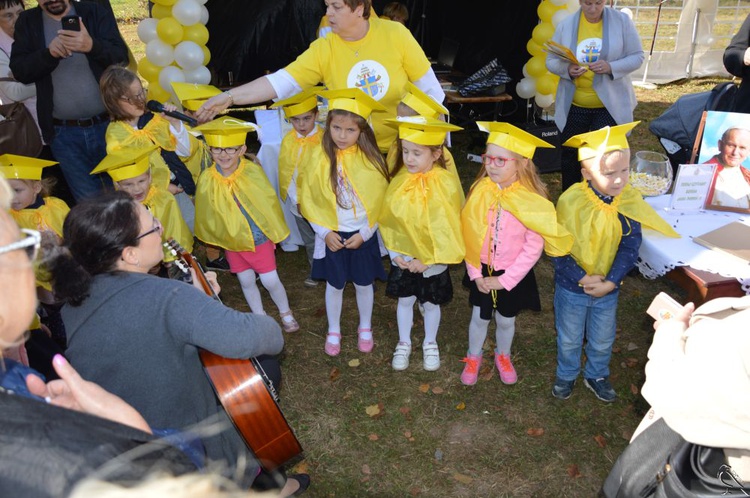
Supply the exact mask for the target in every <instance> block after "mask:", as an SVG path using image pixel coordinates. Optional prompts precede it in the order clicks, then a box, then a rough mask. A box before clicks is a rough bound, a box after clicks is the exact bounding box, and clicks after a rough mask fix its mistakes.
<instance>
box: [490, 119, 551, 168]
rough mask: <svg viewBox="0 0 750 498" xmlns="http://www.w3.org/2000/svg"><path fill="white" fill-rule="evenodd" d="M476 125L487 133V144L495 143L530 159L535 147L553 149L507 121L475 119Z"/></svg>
mask: <svg viewBox="0 0 750 498" xmlns="http://www.w3.org/2000/svg"><path fill="white" fill-rule="evenodd" d="M477 127H478V128H479V129H480V130H481V131H484V132H487V133H489V134H490V135H489V136H488V137H487V143H488V144H495V145H497V146H499V147H503V148H505V149H508V150H510V151H513V152H515V153H517V154H521V155H522V156H523V157H527V158H529V159H531V158H532V157H534V152H535V151H536V148H537V147H545V148H549V149H554V148H555V146H554V145H552V144H549V143H547V142H545V141H544V140H542V139H540V138H537V137H535V136H534V135H532V134H531V133H528V132H525V131H523V130H522V129H521V128H518V127H516V126H513V125H512V124H509V123H498V122H496V121H477Z"/></svg>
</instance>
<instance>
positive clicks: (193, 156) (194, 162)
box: [178, 133, 214, 185]
mask: <svg viewBox="0 0 750 498" xmlns="http://www.w3.org/2000/svg"><path fill="white" fill-rule="evenodd" d="M188 136H189V137H190V155H189V156H188V157H181V156H178V157H179V158H180V160H181V161H182V162H183V163H184V164H185V167H186V168H187V169H188V171H190V174H191V175H192V176H193V181H194V182H195V184H196V185H197V184H198V177H199V176H201V173H202V172H203V170H204V169H206V168H208V167H209V166H211V163H213V162H214V161H213V159H212V158H211V153H210V152H209V151H208V146H207V145H206V142H204V141H203V140H201V139H199V138H197V137H195V136H193V134H192V133H188Z"/></svg>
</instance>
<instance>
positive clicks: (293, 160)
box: [279, 125, 323, 201]
mask: <svg viewBox="0 0 750 498" xmlns="http://www.w3.org/2000/svg"><path fill="white" fill-rule="evenodd" d="M315 126H316V128H317V129H318V131H316V132H315V134H314V135H312V136H310V135H308V136H306V137H298V136H297V132H296V131H294V130H292V131H290V132H289V133H287V134H286V136H284V139H283V140H282V141H281V149H280V150H279V194H280V195H281V200H282V201H286V196H287V193H288V192H289V185H290V184H291V183H292V178H293V177H294V172H295V171H297V170H299V167H300V166H301V165H307V161H308V160H309V159H310V157H311V154H312V150H313V149H317V148H319V147H320V140H321V138H322V137H323V128H321V127H320V126H318V125H315ZM297 174H298V176H299V173H297Z"/></svg>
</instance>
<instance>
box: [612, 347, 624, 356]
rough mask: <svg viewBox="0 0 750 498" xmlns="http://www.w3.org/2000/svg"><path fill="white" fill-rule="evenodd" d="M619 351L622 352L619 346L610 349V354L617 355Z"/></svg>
mask: <svg viewBox="0 0 750 498" xmlns="http://www.w3.org/2000/svg"><path fill="white" fill-rule="evenodd" d="M620 351H622V349H620V346H614V347H613V348H612V352H613V353H615V354H617V353H619V352H620Z"/></svg>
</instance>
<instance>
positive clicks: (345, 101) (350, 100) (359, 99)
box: [318, 88, 387, 119]
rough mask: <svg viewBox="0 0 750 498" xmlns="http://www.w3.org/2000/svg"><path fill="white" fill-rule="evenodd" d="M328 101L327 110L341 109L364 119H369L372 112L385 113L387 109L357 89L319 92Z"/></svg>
mask: <svg viewBox="0 0 750 498" xmlns="http://www.w3.org/2000/svg"><path fill="white" fill-rule="evenodd" d="M318 95H320V96H321V97H323V98H326V99H328V110H329V111H331V110H334V109H341V110H343V111H349V112H353V113H354V114H356V115H358V116H362V117H363V118H364V119H367V118H369V117H370V114H372V113H373V111H380V112H385V111H386V110H387V109H386V108H385V107H384V106H383V105H382V104H381V103H380V102H378V101H377V100H375V99H373V98H372V97H370V96H369V95H367V94H366V93H365V92H364V91H362V90H360V89H359V88H344V89H342V90H325V91H322V92H319V93H318Z"/></svg>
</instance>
